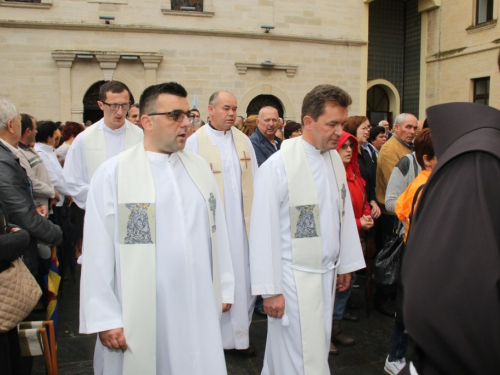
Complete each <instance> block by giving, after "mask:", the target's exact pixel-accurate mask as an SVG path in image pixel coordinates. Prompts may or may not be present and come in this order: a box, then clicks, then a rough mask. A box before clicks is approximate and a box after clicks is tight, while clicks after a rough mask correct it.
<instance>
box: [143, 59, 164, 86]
mask: <svg viewBox="0 0 500 375" xmlns="http://www.w3.org/2000/svg"><path fill="white" fill-rule="evenodd" d="M162 59H163V56H162V55H143V56H141V61H142V63H143V64H144V70H145V71H146V87H148V86H151V85H156V70H157V69H158V64H160V62H161V60H162Z"/></svg>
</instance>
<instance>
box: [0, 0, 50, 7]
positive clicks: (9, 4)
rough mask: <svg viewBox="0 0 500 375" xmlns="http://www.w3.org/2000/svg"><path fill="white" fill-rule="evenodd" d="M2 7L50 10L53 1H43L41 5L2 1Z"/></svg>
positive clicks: (0, 0)
mask: <svg viewBox="0 0 500 375" xmlns="http://www.w3.org/2000/svg"><path fill="white" fill-rule="evenodd" d="M0 7H12V8H31V9H50V8H51V7H52V0H42V2H41V3H25V2H15V1H5V0H0Z"/></svg>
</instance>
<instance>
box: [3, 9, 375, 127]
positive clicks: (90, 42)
mask: <svg viewBox="0 0 500 375" xmlns="http://www.w3.org/2000/svg"><path fill="white" fill-rule="evenodd" d="M199 2H200V1H198V3H199ZM201 3H202V6H203V7H202V9H203V11H201V12H200V11H196V10H195V11H191V10H180V9H179V10H172V4H171V3H170V2H169V1H163V2H162V1H158V0H41V2H39V3H31V2H22V1H6V0H0V10H1V12H0V47H1V50H2V53H1V54H0V63H1V66H2V67H3V69H2V70H1V73H0V76H1V78H2V85H1V86H0V96H2V97H7V98H9V99H11V100H12V101H13V102H14V103H16V105H17V106H18V107H19V109H20V110H21V111H22V112H27V113H30V114H32V115H34V116H36V117H37V118H38V119H54V120H56V119H60V120H62V121H66V120H75V121H83V120H85V119H86V116H85V113H84V112H85V106H84V99H85V98H86V95H88V94H89V90H90V89H92V87H93V86H94V85H96V84H97V83H99V82H101V81H103V80H109V79H116V80H120V81H123V82H124V83H126V84H127V85H128V86H129V88H130V89H131V91H132V94H133V96H134V98H135V100H136V101H138V99H139V97H140V94H141V92H142V90H144V88H146V87H147V86H148V85H151V84H155V83H159V82H165V81H177V82H179V83H181V84H182V85H184V86H185V87H186V89H187V90H188V93H189V94H190V98H189V99H188V100H189V101H190V103H191V102H192V100H193V98H194V94H195V93H196V101H197V103H198V108H199V109H200V110H201V114H202V116H207V115H208V111H207V104H208V98H209V96H210V95H211V94H212V92H214V91H216V90H228V91H230V92H232V93H234V94H235V96H236V97H237V99H238V105H239V112H240V114H242V115H244V116H246V109H247V107H248V105H249V104H250V103H251V101H252V100H253V99H254V98H255V97H257V96H259V95H271V96H273V97H275V98H277V99H278V101H279V103H281V105H282V107H283V114H284V117H285V119H296V120H298V119H299V117H300V106H301V103H302V99H303V97H304V95H305V94H306V93H307V92H308V91H309V90H310V89H311V88H312V87H314V86H315V85H317V84H320V83H331V84H336V85H339V86H341V87H342V88H344V89H345V90H347V91H348V92H349V93H350V94H351V95H352V98H353V105H352V108H351V113H353V114H358V113H363V112H364V111H365V101H366V90H365V87H363V85H360V82H366V66H367V43H368V40H367V32H368V31H367V17H368V4H367V3H364V2H362V1H348V2H345V1H341V0H335V1H328V2H326V1H319V0H314V1H308V2H304V1H298V0H245V1H233V0H231V1H229V0H204V1H202V2H201ZM363 20H364V21H363ZM360 21H361V22H360ZM363 25H364V26H363ZM265 26H273V27H274V28H268V29H266V28H265ZM266 31H267V32H266Z"/></svg>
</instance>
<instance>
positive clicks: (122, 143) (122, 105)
mask: <svg viewBox="0 0 500 375" xmlns="http://www.w3.org/2000/svg"><path fill="white" fill-rule="evenodd" d="M97 104H98V105H99V108H100V109H101V110H102V111H103V114H104V117H103V118H102V119H101V120H99V121H98V122H96V123H95V124H92V125H91V126H89V127H88V128H86V129H85V131H84V132H82V133H80V134H79V135H78V136H77V137H76V138H75V140H74V141H73V143H72V144H71V147H70V148H69V151H68V154H67V156H66V161H65V163H64V170H63V174H64V179H65V180H66V183H67V186H68V190H69V193H70V195H71V197H72V198H73V200H74V202H75V203H76V204H77V206H78V207H80V208H81V209H82V210H85V203H86V201H87V194H88V190H89V185H90V180H91V179H92V176H93V175H94V173H95V171H96V170H97V168H98V167H99V166H100V165H101V164H102V163H103V162H104V161H106V160H108V159H110V158H112V157H113V156H115V155H118V154H119V153H120V152H122V151H123V150H126V149H128V148H131V147H132V146H135V145H136V144H138V143H140V142H142V140H143V137H144V136H143V132H142V130H141V129H140V128H138V127H137V126H135V125H134V124H132V123H131V122H129V121H127V120H126V119H125V116H126V114H127V111H128V109H129V108H130V91H129V89H128V87H127V86H126V85H125V84H124V83H122V82H119V81H109V82H106V83H105V84H104V85H102V86H101V88H100V91H99V100H98V102H97Z"/></svg>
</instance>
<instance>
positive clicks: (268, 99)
mask: <svg viewBox="0 0 500 375" xmlns="http://www.w3.org/2000/svg"><path fill="white" fill-rule="evenodd" d="M267 106H270V107H274V108H276V109H277V110H278V115H279V117H281V118H283V114H284V110H283V104H282V103H281V101H280V100H279V99H278V98H277V97H275V96H274V95H257V96H256V97H255V98H253V99H252V100H251V102H250V103H249V104H248V107H247V111H246V112H247V117H248V116H250V115H258V114H259V111H260V109H261V108H262V107H267Z"/></svg>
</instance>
